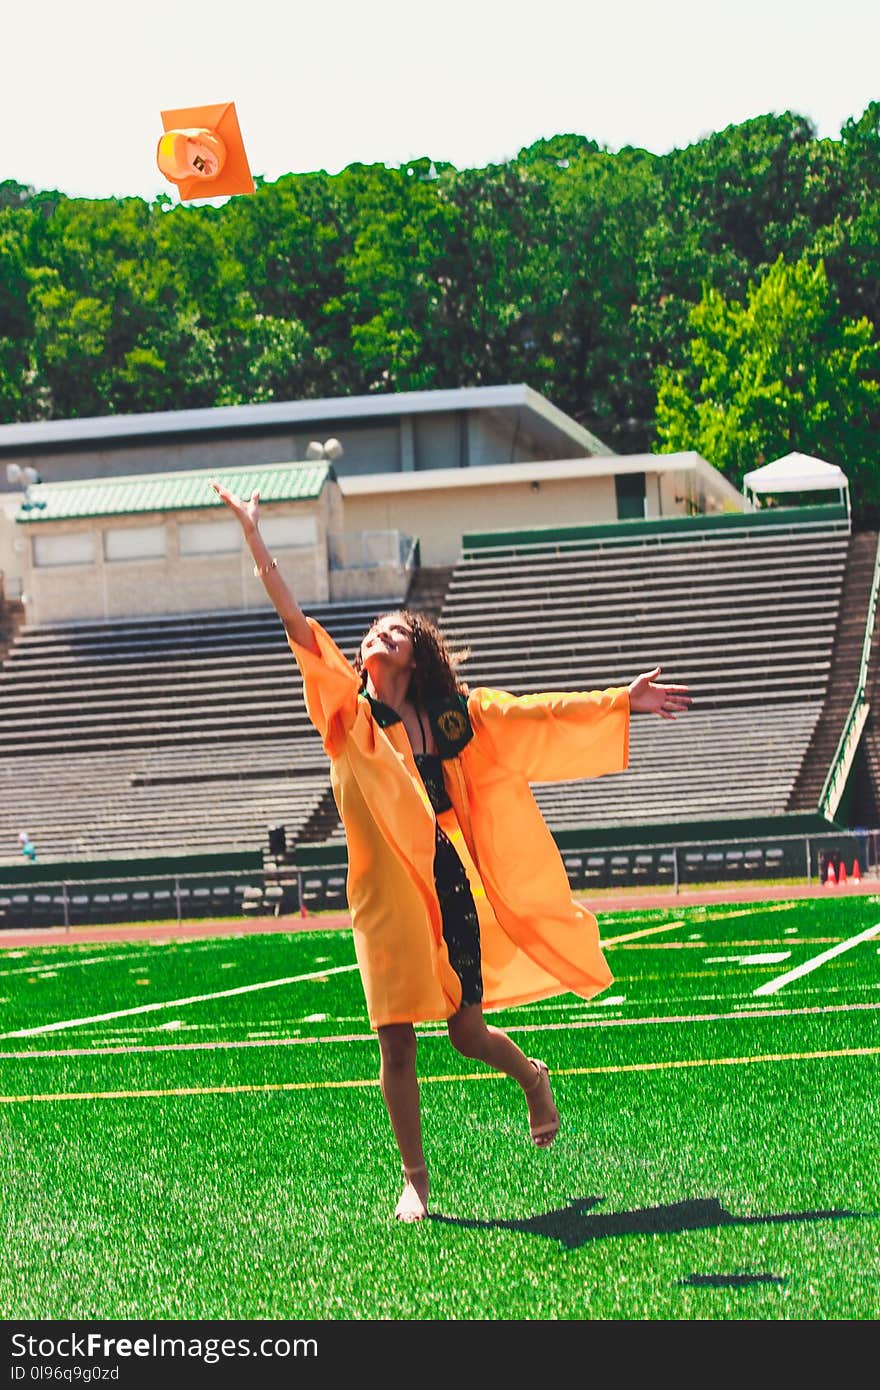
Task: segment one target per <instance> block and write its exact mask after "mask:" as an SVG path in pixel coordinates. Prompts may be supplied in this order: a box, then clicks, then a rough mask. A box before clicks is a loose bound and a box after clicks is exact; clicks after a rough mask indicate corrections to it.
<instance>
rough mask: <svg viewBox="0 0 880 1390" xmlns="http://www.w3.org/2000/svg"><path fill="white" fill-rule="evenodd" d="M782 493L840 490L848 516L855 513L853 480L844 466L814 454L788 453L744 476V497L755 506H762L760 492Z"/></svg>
mask: <svg viewBox="0 0 880 1390" xmlns="http://www.w3.org/2000/svg"><path fill="white" fill-rule="evenodd" d="M780 492H836V493H838V494H839V496H840V500H841V502H842V503H843V504H844V505H845V506H846V514H847V516H850V514H851V513H850V501H849V479H848V478H847V476H846V474H845V473H844V471H843V469H842V468H838V466H837V464H836V463H826V462H825V460H824V459H817V458H812V457H811V455H810V454H786V455H785V457H784V458H781V459H774V460H773V462H772V463H765V464H764V466H763V468H755V469H754V470H753V471H752V472H751V473H746V475H745V477H744V478H743V496H744V497H745V499H746V503H747V504H748V503H751V505H752V506H757V505H759V504H758V503H757V502H756V500H755V499H756V497H757V496H758V495H759V494H776V493H780ZM750 493H751V496H749V494H750Z"/></svg>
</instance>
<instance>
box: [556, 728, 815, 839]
mask: <svg viewBox="0 0 880 1390" xmlns="http://www.w3.org/2000/svg"><path fill="white" fill-rule="evenodd" d="M821 708H822V707H821V704H819V703H817V702H811V703H805V704H789V705H786V706H784V707H777V708H774V709H771V710H767V711H766V713H765V717H764V718H763V719H762V720H761V721H760V722H756V721H755V719H754V716H753V711H751V710H739V711H731V712H728V713H726V714H725V715H724V717H723V718H722V719H719V717H718V716H717V714H716V713H715V712H714V711H697V710H691V711H690V712H689V713H688V714H687V715H685V716H684V717H683V718H678V719H675V720H671V721H661V720H659V719H654V718H651V717H649V716H647V715H635V716H634V717H633V720H632V724H631V732H630V766H629V768H628V769H627V771H626V772H622V773H615V774H612V775H609V776H607V777H599V778H595V779H592V780H590V781H582V782H553V783H549V782H538V783H535V784H534V786H533V791H534V794H535V799H536V801H537V802H538V805H539V806H540V807H541V810H542V812H543V813H544V815H545V818H546V820H547V822H548V824H549V825H550V828H551V829H553V830H562V829H570V828H571V827H573V826H587V825H617V824H620V825H624V824H635V823H638V822H653V821H666V820H700V819H703V818H707V819H713V818H717V817H718V816H725V815H739V814H751V815H775V814H779V813H780V812H782V811H784V810H785V809H786V805H787V801H788V798H789V795H790V793H791V789H792V787H793V785H794V783H795V780H796V778H797V775H798V772H799V770H800V764H801V758H802V754H803V748H804V746H805V744H806V742H808V741H809V738H810V736H811V734H812V731H813V729H814V727H815V724H816V721H817V720H818V718H819V715H820V712H821Z"/></svg>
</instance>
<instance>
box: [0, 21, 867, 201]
mask: <svg viewBox="0 0 880 1390" xmlns="http://www.w3.org/2000/svg"><path fill="white" fill-rule="evenodd" d="M878 56H880V4H878V3H877V0H871V3H867V2H866V0H853V3H843V4H840V5H837V6H834V5H832V4H830V3H828V0H822V3H819V2H818V0H737V4H736V5H722V4H720V3H718V0H702V3H696V2H695V0H668V3H661V2H660V0H603V3H594V0H529V2H528V3H526V2H525V0H442V3H437V2H436V0H411V3H403V0H370V3H365V0H359V2H358V3H356V2H355V0H323V3H321V4H305V3H303V2H302V0H240V3H238V4H234V3H232V0H213V2H212V0H200V3H199V4H198V5H194V6H189V7H188V6H186V5H185V4H181V3H180V0H149V3H145V4H140V5H139V4H136V3H134V0H25V3H16V4H9V5H7V6H5V7H4V16H3V20H2V28H0V132H2V133H0V180H2V179H10V178H11V179H16V180H17V181H18V182H20V183H24V184H31V185H33V186H35V187H37V188H57V189H60V190H61V191H62V192H63V193H67V194H68V195H70V196H72V197H89V198H103V197H127V196H137V197H141V198H145V199H148V200H151V199H153V198H155V197H156V196H157V194H159V193H163V192H164V193H168V194H170V195H171V196H172V197H176V194H175V192H174V188H173V186H172V185H171V184H169V183H168V182H166V180H165V179H164V177H163V176H162V174H161V173H160V172H159V170H158V168H157V166H156V144H157V141H158V138H159V136H160V135H161V133H162V128H163V127H162V121H161V114H160V113H161V111H162V110H164V109H167V108H178V107H185V106H196V105H200V104H203V103H213V102H225V101H234V102H235V106H236V111H237V114H238V119H239V123H240V126H241V130H242V135H243V138H244V143H245V148H246V151H247V155H248V159H249V162H250V166H251V170H252V172H253V173H254V174H259V175H262V176H263V177H265V178H266V179H269V180H274V179H277V178H278V177H280V176H281V175H282V174H285V173H289V172H294V173H300V172H305V171H309V170H314V169H324V170H326V171H327V172H328V173H331V174H333V173H337V172H338V171H339V170H340V169H342V168H344V167H345V166H346V165H348V164H352V163H355V162H359V163H364V164H376V163H379V164H386V165H389V166H398V165H400V164H404V163H406V162H407V161H408V160H410V159H414V158H418V157H420V156H423V155H427V156H430V157H431V158H432V159H435V160H438V161H439V160H443V161H446V162H449V163H452V164H454V165H456V166H457V167H459V168H467V167H479V166H483V165H486V164H489V163H499V162H502V161H504V160H506V159H510V158H512V157H513V156H514V155H516V153H517V152H518V151H519V150H520V149H521V148H523V147H524V146H527V145H530V144H532V143H533V142H534V141H535V140H537V139H540V138H542V137H549V136H552V135H556V134H561V133H569V132H573V133H577V134H581V135H585V136H588V137H589V138H591V139H594V140H597V141H599V143H600V144H603V145H606V146H607V147H608V148H609V149H612V150H618V149H620V148H622V147H623V146H625V145H635V146H640V147H642V148H644V149H648V150H652V151H653V152H654V153H656V154H663V153H666V152H667V151H668V150H670V149H672V148H675V147H682V146H685V145H689V144H692V143H693V142H694V141H697V140H699V139H700V138H702V137H703V136H705V135H707V134H709V133H710V132H712V131H716V130H722V129H723V128H724V127H725V126H728V125H731V124H738V123H740V122H741V121H744V120H747V119H748V118H750V117H753V116H758V115H762V114H765V113H766V112H771V111H776V112H780V111H784V110H792V111H796V112H798V113H800V114H801V115H804V116H807V117H809V119H810V120H811V121H812V122H813V124H814V125H815V126H816V128H817V131H818V134H819V135H820V136H823V137H828V138H831V139H834V138H836V137H837V136H838V135H839V132H840V128H841V125H842V124H843V122H844V121H845V120H846V119H847V118H849V117H851V116H858V115H860V114H861V112H862V111H863V110H864V109H865V107H866V106H867V104H868V103H869V102H870V101H873V100H880V62H878Z"/></svg>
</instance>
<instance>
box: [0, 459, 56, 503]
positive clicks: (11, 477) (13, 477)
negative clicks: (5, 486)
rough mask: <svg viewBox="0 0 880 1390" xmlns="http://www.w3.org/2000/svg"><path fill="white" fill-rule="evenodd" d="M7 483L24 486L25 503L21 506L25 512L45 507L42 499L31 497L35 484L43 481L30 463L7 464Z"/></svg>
mask: <svg viewBox="0 0 880 1390" xmlns="http://www.w3.org/2000/svg"><path fill="white" fill-rule="evenodd" d="M6 481H7V483H12V484H13V485H14V484H15V483H21V484H22V488H23V491H24V501H23V502H22V504H21V506H22V510H23V511H26V512H29V511H31V509H32V508H34V507H39V508H42V507H45V505H46V503H45V501H43V500H42V499H40V500H37V499H35V498H33V497H31V495H30V494H31V488H32V487H33V486H34V484H35V483H41V482H42V481H43V479H42V478H41V477H40V475H39V473H38V472H37V470H36V468H31V466H30V464H29V463H28V464H20V463H7V465H6Z"/></svg>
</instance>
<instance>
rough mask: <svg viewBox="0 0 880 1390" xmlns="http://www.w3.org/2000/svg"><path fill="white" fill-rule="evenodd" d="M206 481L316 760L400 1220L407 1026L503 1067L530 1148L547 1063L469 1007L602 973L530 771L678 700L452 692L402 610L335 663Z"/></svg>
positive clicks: (641, 689) (663, 693) (443, 669)
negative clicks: (258, 588)
mask: <svg viewBox="0 0 880 1390" xmlns="http://www.w3.org/2000/svg"><path fill="white" fill-rule="evenodd" d="M212 485H213V487H214V489H215V491H216V492H217V494H218V496H219V497H220V498H221V499H222V500H223V501H224V502H225V503H226V505H227V506H228V507H229V508H230V509H231V510H232V511H233V512H234V513H235V515H236V516H237V517H238V519H239V521H240V522H241V525H242V528H243V531H244V534H245V537H246V539H247V542H248V545H249V547H250V550H251V553H252V555H253V558H254V568H255V572H256V573H257V574H259V575H260V576H261V578H262V579H263V582H264V585H265V588H266V591H267V593H268V595H269V597H270V598H271V599H272V602H273V603H274V605H275V608H276V610H277V612H278V614H279V616H280V618H281V620H282V622H283V623H284V626H285V630H286V632H287V636H288V640H289V642H290V646H291V650H292V651H293V654H294V656H295V657H296V660H297V662H298V665H299V668H300V670H301V672H302V677H303V690H304V695H305V700H306V707H307V709H308V712H309V716H310V718H311V720H312V722H313V723H314V725H315V727H316V728H317V730H318V732H319V733H320V735H321V737H322V739H323V743H324V748H325V750H326V752H327V754H328V756H329V758H330V766H331V780H332V785H333V791H334V795H335V798H336V803H337V806H338V808H339V813H340V816H341V819H342V823H343V826H344V828H345V834H346V839H347V842H348V855H349V872H348V899H349V907H350V909H351V917H352V929H353V934H354V944H355V951H356V954H357V959H358V965H359V967H360V973H361V979H362V981H363V986H364V993H365V995H366V1000H367V1008H368V1011H369V1016H370V1022H371V1025H372V1027H373V1028H375V1029H376V1031H377V1034H378V1039H379V1049H380V1058H381V1063H380V1081H381V1087H382V1094H383V1097H384V1099H385V1103H386V1106H387V1109H388V1114H389V1118H390V1120H391V1125H392V1128H393V1130H394V1134H395V1138H396V1140H397V1144H398V1148H399V1150H400V1155H401V1159H402V1162H403V1171H404V1190H403V1194H402V1196H401V1198H400V1201H399V1202H398V1204H397V1208H396V1213H395V1214H396V1215H397V1216H398V1217H400V1218H401V1219H402V1220H407V1221H413V1220H418V1219H420V1218H421V1217H423V1216H425V1215H426V1213H427V1201H428V1172H427V1165H426V1163H425V1157H424V1151H423V1148H422V1131H421V1114H420V1105H419V1089H418V1081H417V1077H416V1066H415V1060H416V1038H415V1031H414V1028H413V1024H415V1023H418V1022H423V1021H425V1020H429V1019H444V1020H445V1021H446V1024H447V1028H448V1031H449V1038H450V1041H451V1042H452V1044H453V1046H454V1047H455V1048H457V1049H458V1051H459V1052H461V1053H463V1054H464V1055H465V1056H467V1057H472V1058H477V1059H479V1060H481V1061H483V1062H486V1063H487V1064H488V1065H489V1066H491V1067H494V1068H495V1069H496V1070H498V1071H502V1072H505V1073H506V1074H507V1075H508V1076H511V1077H512V1078H513V1079H514V1080H515V1081H516V1082H517V1083H518V1084H519V1086H520V1087H521V1088H522V1090H523V1092H524V1094H525V1098H526V1102H527V1105H528V1111H529V1125H530V1131H531V1136H532V1139H533V1140H534V1142H535V1143H536V1144H537V1145H539V1146H540V1147H546V1146H547V1145H548V1144H550V1143H552V1141H553V1139H554V1138H555V1136H556V1133H557V1131H558V1129H559V1114H558V1112H557V1110H556V1107H555V1104H554V1102H553V1096H552V1092H551V1088H550V1080H549V1076H548V1072H547V1067H546V1066H545V1064H544V1063H543V1062H541V1061H539V1060H538V1059H536V1058H528V1057H526V1056H525V1054H524V1053H523V1052H522V1051H521V1050H520V1048H518V1047H517V1046H516V1044H515V1043H514V1042H513V1041H512V1040H511V1039H510V1038H509V1037H508V1036H507V1034H506V1033H504V1032H503V1031H502V1030H501V1029H499V1028H493V1027H490V1026H489V1025H487V1024H486V1022H485V1020H484V1018H483V1009H484V1007H488V1008H499V1007H502V1006H509V1005H513V1004H519V1003H525V1002H527V1001H530V1000H535V999H543V998H546V997H547V996H549V995H555V994H560V993H563V992H566V991H573V992H574V993H576V994H579V995H582V996H583V997H584V998H586V999H589V998H591V997H592V996H593V995H594V994H596V993H597V992H598V991H599V990H602V989H605V988H606V986H607V985H608V984H610V982H611V974H610V971H609V970H608V967H607V965H606V963H605V960H604V957H603V955H602V952H601V950H600V947H599V934H598V928H597V925H596V919H595V918H594V917H593V915H592V914H591V913H589V912H588V911H587V910H586V909H585V908H584V907H582V906H581V905H580V904H578V903H576V902H574V901H573V900H572V898H571V893H570V890H569V884H568V877H567V874H566V871H565V867H564V865H563V863H562V860H561V858H560V856H559V852H558V850H557V849H556V845H555V843H554V841H553V838H552V836H551V834H550V831H549V830H548V828H547V825H546V823H545V821H544V819H543V817H542V816H541V813H540V811H539V809H538V806H537V804H536V802H535V800H534V797H533V796H532V793H531V790H530V788H529V783H530V782H532V781H542V782H545V781H552V780H567V779H573V778H580V777H598V776H601V775H602V774H603V773H606V772H619V771H621V770H622V769H623V768H625V767H626V765H627V757H628V747H629V716H630V711H631V710H643V711H651V712H654V713H657V714H660V715H662V716H663V717H664V718H674V717H675V715H676V714H677V713H680V712H682V711H684V710H685V709H686V708H687V706H688V704H689V703H690V697H689V695H688V694H687V691H686V689H685V687H683V686H672V685H660V684H658V683H657V681H656V677H657V675H659V668H658V669H656V670H654V671H652V672H649V673H647V674H645V675H642V676H639V677H638V678H637V679H636V680H634V681H633V682H632V684H631V685H629V686H621V687H619V688H615V689H611V690H604V691H593V692H588V693H550V694H539V695H528V696H521V697H515V696H512V695H508V694H506V693H504V692H503V691H497V690H487V689H479V690H474V691H472V692H470V693H468V692H467V690H466V687H464V686H463V685H462V684H461V683H460V682H459V681H458V680H457V678H456V675H455V657H454V656H452V655H451V654H450V653H449V652H448V650H447V649H446V647H445V644H444V642H443V639H442V637H441V636H440V634H439V632H437V630H436V628H434V627H433V625H432V624H431V623H429V622H428V621H427V620H426V619H424V618H422V617H420V616H419V615H418V614H412V613H408V612H405V611H400V612H395V613H388V614H385V615H384V616H383V617H381V618H379V619H377V620H376V622H375V623H374V624H373V625H372V627H371V628H370V629H369V631H368V632H367V634H366V636H365V637H364V639H363V641H362V642H361V645H360V649H359V652H358V655H357V658H356V660H355V662H354V664H352V663H351V662H349V661H348V660H347V659H346V657H345V656H344V655H343V654H342V652H341V651H340V650H339V648H338V647H337V646H336V644H335V643H334V642H333V641H332V639H331V638H330V637H329V635H328V634H327V633H326V632H325V631H324V629H323V628H322V627H321V626H320V624H318V623H317V622H315V621H314V620H313V619H309V618H306V617H305V615H304V614H303V613H302V611H301V609H300V608H299V606H298V604H297V603H296V601H295V599H294V597H293V595H292V594H291V592H290V589H289V588H288V586H287V584H286V583H285V581H284V579H283V578H282V576H281V574H280V573H279V571H278V567H277V564H276V563H275V561H274V560H272V558H271V556H270V555H269V552H268V550H267V548H266V545H265V542H264V540H263V538H262V536H261V535H260V531H259V524H258V503H259V497H258V494H257V493H254V494H253V495H252V497H251V498H250V500H249V501H244V500H243V499H241V498H238V497H236V496H235V495H234V494H232V493H230V492H229V491H228V489H227V488H225V487H223V486H222V485H221V484H220V483H216V482H215V483H213V484H212Z"/></svg>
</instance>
